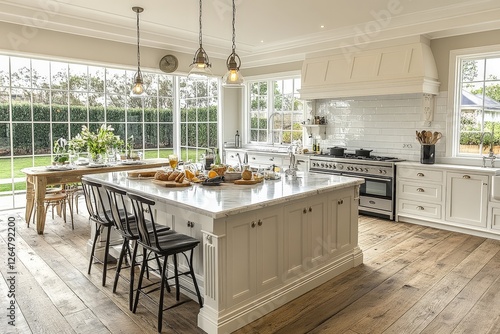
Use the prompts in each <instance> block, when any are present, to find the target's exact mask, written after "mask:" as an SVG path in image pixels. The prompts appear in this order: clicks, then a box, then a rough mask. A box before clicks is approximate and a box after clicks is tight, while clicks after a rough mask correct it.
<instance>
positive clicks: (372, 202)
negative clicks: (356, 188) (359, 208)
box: [368, 200, 377, 205]
mask: <svg viewBox="0 0 500 334" xmlns="http://www.w3.org/2000/svg"><path fill="white" fill-rule="evenodd" d="M368 203H370V204H372V205H373V204H377V203H376V202H375V201H371V200H370V201H368Z"/></svg>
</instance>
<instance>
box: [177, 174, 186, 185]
mask: <svg viewBox="0 0 500 334" xmlns="http://www.w3.org/2000/svg"><path fill="white" fill-rule="evenodd" d="M184 177H185V175H184V173H179V176H177V177H176V178H175V182H177V183H182V182H184Z"/></svg>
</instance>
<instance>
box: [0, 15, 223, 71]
mask: <svg viewBox="0 0 500 334" xmlns="http://www.w3.org/2000/svg"><path fill="white" fill-rule="evenodd" d="M0 31H1V32H2V33H1V34H0V50H2V51H5V52H7V53H10V54H12V53H14V54H25V55H34V56H46V57H50V58H51V59H58V58H64V59H65V60H73V61H77V62H78V61H81V62H85V63H89V61H90V62H95V63H99V64H106V65H111V66H124V67H136V66H137V46H136V45H135V44H127V43H120V42H113V41H109V40H103V39H97V38H90V37H85V36H78V35H72V34H66V33H60V32H55V31H50V30H44V29H36V28H26V27H23V26H20V25H15V24H10V23H5V22H0ZM134 42H135V40H134ZM134 42H132V43H134ZM195 51H196V50H193V54H185V53H178V52H172V51H169V50H164V49H156V48H150V47H144V46H141V68H143V69H145V70H158V63H159V61H160V59H161V58H162V57H163V56H164V55H166V54H173V55H175V56H176V57H177V58H178V59H179V67H178V69H177V71H176V73H177V72H178V73H184V74H185V73H187V72H188V71H189V64H191V62H192V60H193V55H194V52H195ZM211 62H212V70H213V73H214V74H217V75H221V76H222V75H223V74H224V72H225V71H226V65H225V60H219V59H211Z"/></svg>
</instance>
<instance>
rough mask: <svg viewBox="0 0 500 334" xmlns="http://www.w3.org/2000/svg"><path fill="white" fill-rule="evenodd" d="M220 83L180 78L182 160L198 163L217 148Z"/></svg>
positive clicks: (214, 80) (210, 80)
mask: <svg viewBox="0 0 500 334" xmlns="http://www.w3.org/2000/svg"><path fill="white" fill-rule="evenodd" d="M218 85H219V84H218V79H216V78H203V79H195V80H188V79H187V78H180V126H181V129H180V146H181V151H182V159H183V160H184V161H188V160H191V161H192V162H197V158H200V157H201V154H202V153H205V150H206V149H207V148H213V147H218V142H219V141H218V131H217V127H218V124H217V119H218V117H217V111H218V110H219V107H218V105H219V97H218V94H219V90H218Z"/></svg>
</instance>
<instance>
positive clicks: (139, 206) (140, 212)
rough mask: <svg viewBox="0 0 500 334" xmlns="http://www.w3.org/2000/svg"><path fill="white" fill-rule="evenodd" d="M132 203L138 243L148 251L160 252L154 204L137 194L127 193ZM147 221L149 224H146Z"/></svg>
mask: <svg viewBox="0 0 500 334" xmlns="http://www.w3.org/2000/svg"><path fill="white" fill-rule="evenodd" d="M127 196H128V197H129V198H130V201H131V202H132V208H133V210H134V215H135V219H136V221H137V226H138V230H139V242H140V243H141V244H142V245H143V246H144V247H146V248H148V249H150V250H161V247H160V243H159V241H158V233H157V231H156V225H155V221H154V214H153V208H152V207H153V206H154V205H155V202H154V201H153V200H151V199H149V198H145V197H142V196H139V195H137V194H132V193H127ZM148 221H149V223H150V224H148Z"/></svg>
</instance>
